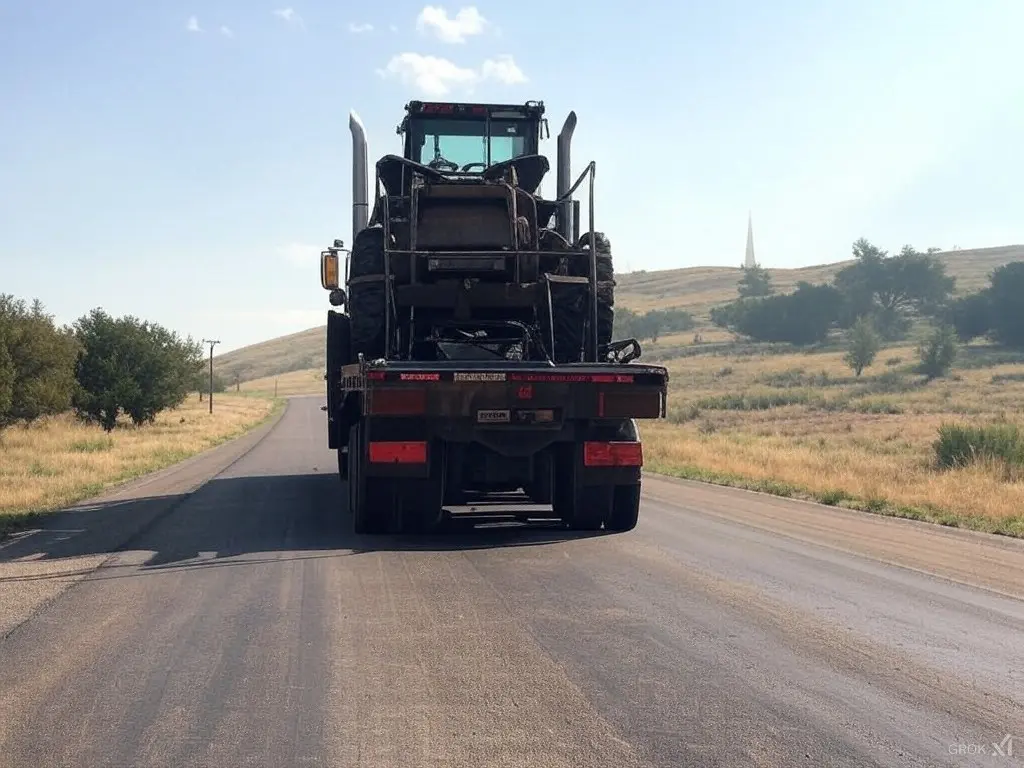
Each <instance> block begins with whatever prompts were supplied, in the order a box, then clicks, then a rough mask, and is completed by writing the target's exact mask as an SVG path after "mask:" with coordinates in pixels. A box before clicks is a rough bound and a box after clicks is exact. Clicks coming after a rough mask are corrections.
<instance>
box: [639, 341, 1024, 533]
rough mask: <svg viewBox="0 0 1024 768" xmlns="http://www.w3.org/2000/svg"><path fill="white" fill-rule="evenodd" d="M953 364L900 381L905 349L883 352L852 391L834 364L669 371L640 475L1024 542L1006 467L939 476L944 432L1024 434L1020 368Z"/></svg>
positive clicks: (976, 358) (970, 358) (787, 360)
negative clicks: (942, 375) (984, 428)
mask: <svg viewBox="0 0 1024 768" xmlns="http://www.w3.org/2000/svg"><path fill="white" fill-rule="evenodd" d="M961 354H962V359H961V361H960V363H961V366H963V367H961V368H959V369H955V370H954V372H953V374H952V375H951V376H950V377H949V378H947V379H942V380H937V381H933V382H931V383H924V382H923V381H922V379H921V377H919V376H916V375H914V374H912V373H911V372H910V371H909V370H908V368H909V365H910V364H911V363H913V362H914V360H915V356H914V350H913V349H912V348H909V347H903V348H897V349H886V350H883V351H882V352H881V353H880V354H879V356H878V359H877V361H876V363H875V365H874V366H872V367H871V368H869V369H868V370H867V371H866V372H865V374H864V376H863V377H862V379H861V380H860V381H857V380H856V379H855V378H854V377H853V374H852V373H851V372H850V370H849V369H848V368H847V367H846V366H845V365H844V363H843V362H842V353H839V352H835V353H828V354H816V355H799V354H786V355H763V356H762V355H750V356H743V357H735V356H734V357H728V356H710V355H709V356H699V357H692V358H688V359H685V360H678V361H673V362H670V363H669V364H668V367H669V370H670V372H671V376H672V381H671V385H670V396H669V419H668V420H667V421H662V422H647V423H645V424H644V425H643V426H642V430H643V437H644V444H645V453H646V457H647V460H648V467H649V468H650V469H652V470H654V471H662V472H667V473H670V474H676V475H681V476H688V477H693V478H695V479H704V480H711V481H716V482H726V483H729V484H735V485H745V486H748V487H752V488H755V489H762V490H768V491H773V492H781V493H783V494H790V495H805V496H807V497H809V498H815V499H818V500H823V501H827V502H829V503H841V504H844V505H849V506H858V507H862V508H868V509H875V510H877V511H887V512H890V513H895V514H901V515H904V516H911V517H920V518H924V519H932V520H937V521H941V522H946V523H949V524H957V525H966V526H969V527H975V528H980V529H986V530H1002V531H1004V532H1007V533H1017V534H1019V535H1024V482H1008V481H1007V479H1006V477H1007V475H1006V472H1005V468H1001V467H972V468H969V469H963V470H955V471H939V470H937V469H936V468H935V459H934V454H933V449H932V443H933V442H934V440H935V439H936V437H937V431H938V428H939V426H940V425H941V424H942V423H944V422H950V421H955V422H961V423H964V422H972V423H977V422H989V421H1009V422H1013V423H1018V424H1021V425H1022V426H1024V414H1022V412H1021V403H1024V363H1000V362H999V361H998V359H995V358H994V357H993V355H992V353H991V351H990V350H986V349H985V348H983V347H971V348H968V349H967V350H965V351H964V352H962V353H961ZM986 356H988V357H989V358H990V359H989V360H986ZM886 361H888V362H889V365H888V366H887V365H886ZM987 362H990V363H991V364H986V363H987ZM1007 377H1009V378H1007Z"/></svg>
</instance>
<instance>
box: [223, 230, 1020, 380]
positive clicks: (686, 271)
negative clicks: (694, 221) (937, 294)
mask: <svg viewBox="0 0 1024 768" xmlns="http://www.w3.org/2000/svg"><path fill="white" fill-rule="evenodd" d="M936 256H937V257H938V258H939V259H941V260H942V261H943V262H944V263H945V265H946V271H947V273H948V274H949V275H951V276H953V277H955V278H956V282H957V293H970V292H972V291H976V290H978V289H979V288H982V287H984V286H985V285H986V284H987V282H988V276H989V274H990V273H991V272H992V270H993V269H995V268H996V267H999V266H1002V265H1003V264H1007V263H1009V262H1011V261H1024V245H1007V246H1000V247H997V248H977V249H974V250H960V251H946V252H943V253H938V254H936ZM849 263H850V262H849V261H841V262H836V263H833V264H821V265H818V266H813V267H802V268H800V269H769V270H768V271H769V272H770V273H771V276H772V280H773V282H774V283H775V286H776V289H777V290H778V291H780V292H786V291H790V290H792V289H793V288H794V287H795V286H796V284H797V283H798V282H800V281H801V280H805V281H807V282H809V283H824V282H828V281H829V280H831V279H832V278H833V277H834V276H835V274H836V273H837V272H838V271H839V270H840V269H842V268H843V267H845V266H846V265H848V264H849ZM741 274H742V270H740V269H739V268H738V267H683V268H681V269H668V270H658V271H655V272H645V271H640V272H628V273H626V274H623V275H616V278H615V279H616V281H617V282H618V287H617V288H616V295H615V302H616V305H617V306H618V307H625V308H628V309H632V310H634V311H637V312H646V311H648V310H651V309H658V308H668V307H679V308H682V309H685V310H687V311H689V312H692V313H693V314H695V315H697V316H698V317H706V316H707V313H708V312H709V311H710V309H711V307H713V306H715V305H717V304H722V303H725V302H727V301H731V300H732V299H733V298H735V297H736V284H737V283H738V282H739V279H740V276H741ZM324 311H325V312H326V302H325V310H324ZM325 334H326V329H325V327H323V326H321V327H319V328H310V329H308V330H305V331H300V332H298V333H293V334H289V335H288V336H281V337H279V338H276V339H271V340H269V341H264V342H261V343H259V344H253V345H251V346H248V347H243V348H241V349H236V350H234V351H231V352H227V353H225V354H223V355H219V356H218V357H215V358H214V368H215V370H216V371H217V372H218V374H219V375H221V376H223V377H224V378H225V380H227V381H228V382H229V383H231V382H234V381H235V380H236V376H237V379H238V380H240V381H243V382H255V380H258V379H260V380H264V381H261V382H260V386H259V387H258V389H264V388H270V389H272V388H273V381H272V380H273V377H275V376H279V375H280V374H285V373H290V372H293V371H308V370H310V369H313V370H321V371H322V370H323V367H324V365H325V359H324V344H325ZM307 378H308V377H307ZM245 388H251V387H245Z"/></svg>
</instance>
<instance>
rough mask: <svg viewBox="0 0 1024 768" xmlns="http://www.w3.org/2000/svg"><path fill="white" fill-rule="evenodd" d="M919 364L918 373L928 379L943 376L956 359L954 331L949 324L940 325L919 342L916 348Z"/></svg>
mask: <svg viewBox="0 0 1024 768" xmlns="http://www.w3.org/2000/svg"><path fill="white" fill-rule="evenodd" d="M917 354H918V357H919V358H920V360H921V364H920V366H919V367H918V373H922V374H924V375H925V376H926V377H927V378H928V380H929V381H931V380H932V379H937V378H939V377H940V376H945V375H946V374H947V373H948V372H949V369H950V368H952V367H953V361H954V360H955V359H956V331H954V330H953V328H952V327H951V326H949V325H941V326H939V327H937V328H936V329H935V330H933V331H932V333H931V334H930V335H929V336H928V338H926V339H925V340H924V341H922V342H921V344H920V346H919V347H918V349H917Z"/></svg>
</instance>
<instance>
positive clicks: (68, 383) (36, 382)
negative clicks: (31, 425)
mask: <svg viewBox="0 0 1024 768" xmlns="http://www.w3.org/2000/svg"><path fill="white" fill-rule="evenodd" d="M0 346H2V347H3V350H4V352H3V353H2V354H0V357H2V360H0V368H2V369H4V371H3V372H2V373H0V379H4V380H6V382H7V384H6V385H5V384H3V383H2V382H0V389H7V390H9V394H7V395H3V394H0V401H7V406H6V408H0V428H2V427H4V426H8V425H10V424H12V423H14V422H16V421H25V422H32V421H34V420H35V419H38V418H40V417H41V416H47V415H51V414H55V413H61V412H63V411H66V410H67V409H68V408H69V407H70V405H71V396H72V393H73V391H74V385H75V378H74V365H75V356H76V354H77V351H78V350H77V346H76V344H75V341H74V338H73V336H72V335H71V333H70V332H69V331H68V330H67V329H62V328H58V327H57V326H56V324H55V323H54V321H53V317H51V316H50V315H48V314H47V313H46V310H45V308H44V307H43V305H42V303H41V302H40V301H38V300H35V301H33V302H32V306H31V307H29V306H28V305H27V304H26V303H25V302H24V301H21V300H16V299H15V298H14V297H13V296H10V295H7V294H0Z"/></svg>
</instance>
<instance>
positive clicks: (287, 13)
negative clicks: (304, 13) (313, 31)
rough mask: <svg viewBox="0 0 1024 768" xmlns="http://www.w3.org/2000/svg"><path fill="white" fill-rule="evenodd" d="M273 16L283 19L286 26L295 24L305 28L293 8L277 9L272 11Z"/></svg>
mask: <svg viewBox="0 0 1024 768" xmlns="http://www.w3.org/2000/svg"><path fill="white" fill-rule="evenodd" d="M274 15H275V16H277V17H278V18H280V19H283V20H284V21H285V22H286V23H287V24H295V25H296V26H299V27H302V28H305V23H304V22H303V21H302V17H301V16H299V14H297V13H296V12H295V9H294V8H291V7H288V8H279V9H278V10H276V11H274Z"/></svg>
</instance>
